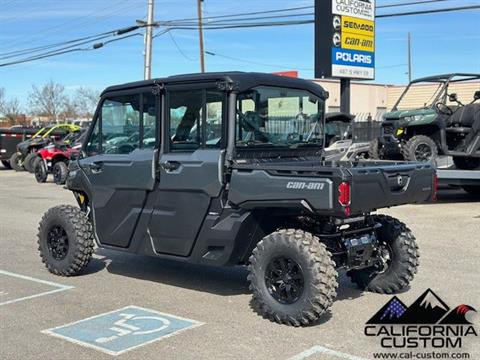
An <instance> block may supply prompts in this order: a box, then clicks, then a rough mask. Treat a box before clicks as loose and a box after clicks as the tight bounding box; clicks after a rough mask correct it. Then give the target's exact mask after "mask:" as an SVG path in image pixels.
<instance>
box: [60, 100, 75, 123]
mask: <svg viewBox="0 0 480 360" xmlns="http://www.w3.org/2000/svg"><path fill="white" fill-rule="evenodd" d="M78 115H79V114H78V106H77V104H76V102H75V100H72V99H70V98H68V97H65V102H64V104H63V110H62V113H61V115H60V116H61V117H62V118H63V119H65V120H66V119H75V118H76V117H78Z"/></svg>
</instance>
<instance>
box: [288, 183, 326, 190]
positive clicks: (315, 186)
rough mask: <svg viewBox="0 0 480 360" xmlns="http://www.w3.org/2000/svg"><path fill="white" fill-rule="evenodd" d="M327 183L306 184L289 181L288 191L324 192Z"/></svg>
mask: <svg viewBox="0 0 480 360" xmlns="http://www.w3.org/2000/svg"><path fill="white" fill-rule="evenodd" d="M324 187H325V183H321V182H304V181H289V182H288V183H287V189H295V190H323V188H324Z"/></svg>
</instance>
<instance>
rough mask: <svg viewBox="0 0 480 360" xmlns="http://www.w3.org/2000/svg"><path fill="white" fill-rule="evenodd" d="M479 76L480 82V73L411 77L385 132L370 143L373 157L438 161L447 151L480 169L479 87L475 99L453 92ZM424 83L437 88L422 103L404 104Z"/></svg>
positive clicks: (463, 166) (466, 166)
mask: <svg viewBox="0 0 480 360" xmlns="http://www.w3.org/2000/svg"><path fill="white" fill-rule="evenodd" d="M474 80H477V81H478V80H480V74H447V75H438V76H431V77H426V78H421V79H417V80H414V81H412V82H411V83H410V84H409V85H408V86H407V88H406V89H405V91H404V92H403V94H402V95H401V96H400V98H399V99H398V101H397V103H396V104H395V106H394V107H393V109H392V111H391V112H389V113H387V114H385V116H384V121H383V124H382V135H381V136H380V137H379V138H378V139H376V140H374V141H373V142H372V143H371V148H370V155H371V157H374V158H380V159H404V160H408V161H434V160H435V159H436V157H437V156H438V155H448V156H452V157H453V161H454V162H455V165H456V166H457V168H459V169H465V170H471V169H475V168H478V167H480V103H479V102H478V101H479V100H480V89H479V90H478V91H475V92H474V93H472V94H471V98H470V99H459V98H458V95H457V94H456V93H453V92H451V90H450V88H451V85H452V84H455V83H459V82H469V81H474ZM424 83H425V84H432V83H434V84H438V87H437V89H436V91H434V92H433V93H432V94H428V97H427V98H425V103H424V105H423V106H422V107H420V108H416V109H409V108H406V107H404V103H405V100H406V99H410V101H412V95H411V93H412V92H413V89H414V86H413V85H419V84H424ZM415 100H416V101H417V102H418V99H415ZM467 101H468V103H467Z"/></svg>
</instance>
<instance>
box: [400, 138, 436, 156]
mask: <svg viewBox="0 0 480 360" xmlns="http://www.w3.org/2000/svg"><path fill="white" fill-rule="evenodd" d="M402 155H403V158H404V159H405V160H407V161H434V160H435V159H436V158H437V156H438V147H437V144H435V141H433V140H432V139H430V138H429V137H428V136H425V135H416V136H413V137H412V138H410V139H409V140H408V141H407V142H406V144H405V145H403V147H402Z"/></svg>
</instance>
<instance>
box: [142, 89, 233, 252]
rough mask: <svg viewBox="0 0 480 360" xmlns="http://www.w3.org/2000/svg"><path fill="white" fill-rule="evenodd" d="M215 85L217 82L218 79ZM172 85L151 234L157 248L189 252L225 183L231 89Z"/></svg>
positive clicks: (150, 223) (166, 113)
mask: <svg viewBox="0 0 480 360" xmlns="http://www.w3.org/2000/svg"><path fill="white" fill-rule="evenodd" d="M212 86H213V85H212ZM188 89H189V90H184V88H182V87H178V86H177V87H167V90H166V97H165V98H166V110H165V117H166V121H164V124H165V125H164V127H163V131H162V133H163V134H164V136H163V142H164V145H165V146H164V150H163V152H162V154H161V155H160V159H159V179H160V181H159V184H158V188H157V189H156V191H155V194H154V196H156V199H155V201H154V205H153V211H152V216H151V218H150V222H149V224H148V234H149V236H150V237H151V241H152V246H153V247H154V251H155V252H157V253H163V254H171V255H178V256H188V255H189V254H190V252H191V250H192V248H193V246H194V243H195V240H196V238H197V235H198V232H199V230H200V228H201V226H202V223H203V220H204V218H205V216H206V215H207V212H208V209H209V206H210V202H211V199H212V198H214V197H218V196H219V194H220V191H221V189H222V184H221V180H220V179H219V161H221V157H222V156H221V154H222V152H221V151H222V150H221V149H222V147H223V139H224V137H223V136H222V135H223V126H222V123H224V121H222V120H223V118H224V113H225V106H224V105H225V99H224V96H225V94H224V93H223V92H220V91H218V90H216V87H215V88H211V89H209V88H208V85H203V86H200V85H199V86H198V87H197V88H196V89H195V88H194V89H192V85H191V84H190V85H189V86H188Z"/></svg>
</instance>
